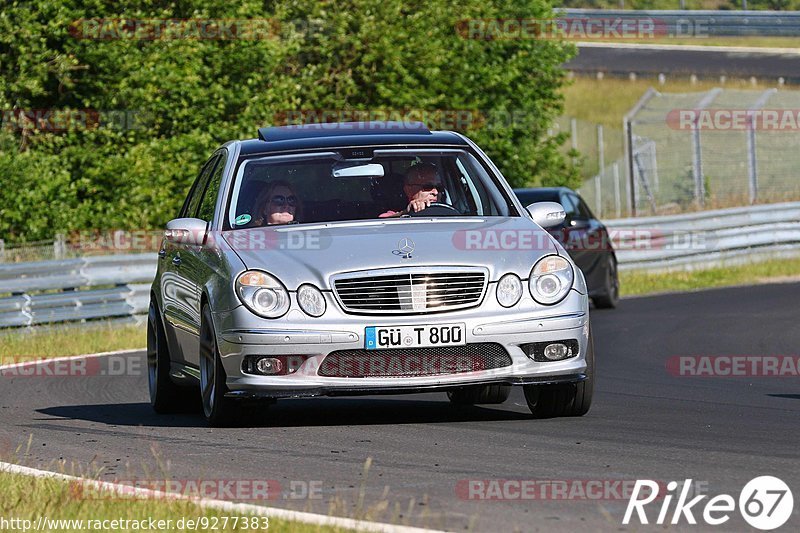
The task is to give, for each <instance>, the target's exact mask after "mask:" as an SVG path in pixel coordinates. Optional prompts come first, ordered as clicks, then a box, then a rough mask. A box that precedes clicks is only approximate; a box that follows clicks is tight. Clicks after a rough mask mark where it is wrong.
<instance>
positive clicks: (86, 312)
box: [0, 202, 800, 328]
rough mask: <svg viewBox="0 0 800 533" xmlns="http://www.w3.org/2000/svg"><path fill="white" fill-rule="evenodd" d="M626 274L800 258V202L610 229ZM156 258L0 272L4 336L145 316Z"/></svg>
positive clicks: (19, 266) (626, 222)
mask: <svg viewBox="0 0 800 533" xmlns="http://www.w3.org/2000/svg"><path fill="white" fill-rule="evenodd" d="M605 224H606V226H607V227H608V229H609V232H610V234H611V238H612V243H613V245H614V247H615V249H616V253H617V259H618V261H619V268H620V270H647V271H654V272H655V271H670V270H691V269H701V268H708V267H712V266H718V265H730V264H736V263H742V262H750V261H754V260H759V259H765V258H777V257H786V256H798V255H800V202H792V203H782V204H768V205H756V206H750V207H737V208H732V209H722V210H717V211H703V212H699V213H689V214H683V215H674V216H657V217H641V218H625V219H617V220H609V221H606V222H605ZM156 262H157V257H156V255H155V254H135V255H116V256H100V257H86V258H80V259H67V260H62V261H41V262H35V263H15V264H7V265H0V295H6V296H3V297H0V328H8V327H24V326H34V325H40V324H57V323H67V322H76V321H85V320H92V319H99V318H102V319H120V318H130V317H133V316H137V315H142V314H144V313H146V312H147V308H148V304H149V292H150V284H151V282H152V280H153V278H154V276H155V271H156Z"/></svg>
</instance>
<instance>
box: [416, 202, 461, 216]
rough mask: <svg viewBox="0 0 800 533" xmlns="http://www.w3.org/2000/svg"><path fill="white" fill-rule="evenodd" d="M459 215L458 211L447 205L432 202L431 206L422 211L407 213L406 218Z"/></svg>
mask: <svg viewBox="0 0 800 533" xmlns="http://www.w3.org/2000/svg"><path fill="white" fill-rule="evenodd" d="M454 213H455V214H456V215H460V214H461V213H459V211H458V209H456V208H455V207H453V206H452V205H449V204H444V203H442V202H433V203H432V204H431V205H429V206H428V207H426V208H425V209H423V210H422V211H414V212H413V213H409V214H408V216H410V217H430V216H434V217H435V216H441V215H445V216H447V215H452V214H454Z"/></svg>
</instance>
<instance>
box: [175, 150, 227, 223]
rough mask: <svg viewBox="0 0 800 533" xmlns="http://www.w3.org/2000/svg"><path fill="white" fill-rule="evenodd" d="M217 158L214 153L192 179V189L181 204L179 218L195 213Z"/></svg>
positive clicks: (189, 216) (188, 216)
mask: <svg viewBox="0 0 800 533" xmlns="http://www.w3.org/2000/svg"><path fill="white" fill-rule="evenodd" d="M217 159H219V156H217V155H216V154H215V155H213V156H212V157H211V159H209V160H208V162H207V163H206V164H205V165H203V169H202V170H201V171H200V175H199V176H198V177H197V179H196V180H195V181H194V185H192V190H191V191H190V192H189V196H188V197H187V198H186V202H185V203H184V204H183V209H181V218H193V217H194V216H195V213H197V207H198V206H199V205H200V199H201V198H202V196H203V191H204V190H205V188H206V184H207V183H208V178H209V176H210V175H211V171H212V170H214V164H215V163H216V162H217Z"/></svg>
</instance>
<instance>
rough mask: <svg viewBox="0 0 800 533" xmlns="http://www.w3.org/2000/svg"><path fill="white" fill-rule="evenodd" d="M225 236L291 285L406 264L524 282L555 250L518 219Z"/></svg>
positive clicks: (253, 264)
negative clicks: (478, 271)
mask: <svg viewBox="0 0 800 533" xmlns="http://www.w3.org/2000/svg"><path fill="white" fill-rule="evenodd" d="M223 237H224V239H225V242H226V243H227V245H228V246H230V247H231V248H232V249H233V250H234V251H235V252H236V254H237V255H238V256H239V257H240V258H241V259H242V261H243V262H244V264H245V266H246V268H247V269H258V270H264V271H266V272H269V273H270V274H272V275H274V276H276V277H277V278H279V279H280V280H281V281H282V282H283V283H284V284H285V285H286V287H287V288H288V289H289V290H296V289H297V287H298V286H300V285H302V284H303V283H313V284H315V285H317V286H318V287H320V288H322V289H330V277H331V276H332V275H333V274H337V273H341V272H353V271H359V270H374V269H380V268H396V267H406V266H412V267H420V266H480V267H485V268H486V269H487V270H488V272H489V279H490V281H497V280H498V279H499V278H500V277H502V276H503V275H504V274H506V273H508V272H514V273H516V274H517V275H518V276H520V277H521V278H523V279H525V278H527V277H528V275H529V274H530V271H531V268H532V267H533V264H534V263H535V262H536V261H537V260H538V259H539V258H540V257H542V256H544V255H549V254H555V253H558V247H557V246H556V244H555V243H554V241H553V239H552V237H551V236H550V235H549V234H548V233H547V232H546V231H544V230H543V229H542V228H541V227H539V226H538V225H537V224H536V223H535V222H533V221H532V220H530V219H528V218H523V217H513V218H510V217H488V218H438V219H421V218H411V219H409V218H404V219H393V220H370V221H359V222H338V223H329V224H304V225H290V226H278V227H264V228H255V229H241V230H235V231H228V232H225V233H224V234H223Z"/></svg>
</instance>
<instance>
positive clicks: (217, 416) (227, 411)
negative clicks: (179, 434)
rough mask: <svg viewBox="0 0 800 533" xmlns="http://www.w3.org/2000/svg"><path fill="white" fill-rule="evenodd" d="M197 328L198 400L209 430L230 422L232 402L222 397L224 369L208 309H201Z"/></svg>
mask: <svg viewBox="0 0 800 533" xmlns="http://www.w3.org/2000/svg"><path fill="white" fill-rule="evenodd" d="M202 317H203V319H202V323H201V326H200V399H201V400H202V403H203V414H204V415H205V417H206V420H207V421H208V423H209V425H211V426H212V427H225V426H227V425H230V424H231V423H232V422H233V420H234V401H233V400H231V399H230V398H226V397H225V393H226V392H228V387H227V385H226V384H225V369H224V368H223V366H222V359H221V358H220V355H219V349H218V348H217V336H216V333H214V322H213V320H212V317H211V309H210V308H209V307H208V305H204V306H203V314H202Z"/></svg>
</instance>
